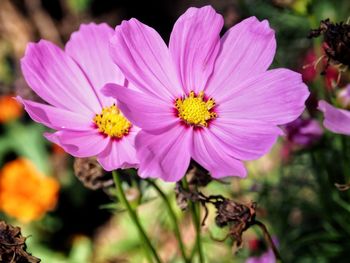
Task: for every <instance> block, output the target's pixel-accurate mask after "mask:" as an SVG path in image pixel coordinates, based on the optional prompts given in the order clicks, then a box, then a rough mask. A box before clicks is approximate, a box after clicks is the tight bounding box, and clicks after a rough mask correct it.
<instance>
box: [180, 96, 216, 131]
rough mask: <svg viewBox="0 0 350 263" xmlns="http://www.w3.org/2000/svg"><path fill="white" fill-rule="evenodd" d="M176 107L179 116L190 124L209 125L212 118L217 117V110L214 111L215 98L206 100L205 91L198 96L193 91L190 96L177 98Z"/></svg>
mask: <svg viewBox="0 0 350 263" xmlns="http://www.w3.org/2000/svg"><path fill="white" fill-rule="evenodd" d="M175 107H176V109H177V112H178V117H179V118H180V119H182V120H183V121H185V122H186V123H187V124H189V125H195V126H201V127H207V126H208V122H209V121H210V120H212V119H215V118H217V114H216V112H214V111H213V108H214V107H215V101H214V99H213V98H209V99H208V100H207V101H205V99H204V92H203V91H201V92H199V93H198V95H197V96H196V94H195V93H194V92H193V91H191V92H190V94H189V96H188V97H185V98H177V99H176V101H175Z"/></svg>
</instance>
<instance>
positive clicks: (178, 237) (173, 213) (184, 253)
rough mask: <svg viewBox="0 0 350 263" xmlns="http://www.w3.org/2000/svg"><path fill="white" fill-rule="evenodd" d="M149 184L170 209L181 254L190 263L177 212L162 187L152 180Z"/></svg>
mask: <svg viewBox="0 0 350 263" xmlns="http://www.w3.org/2000/svg"><path fill="white" fill-rule="evenodd" d="M148 183H149V184H150V185H152V186H153V188H154V189H155V190H156V191H157V192H158V194H159V195H160V197H161V198H162V199H163V201H164V203H165V205H166V207H167V209H168V212H169V215H170V218H171V220H172V221H173V225H174V232H175V236H176V239H177V242H178V244H179V248H180V252H181V255H182V258H183V260H184V262H186V263H189V262H190V260H189V259H187V256H186V252H185V246H184V243H183V241H182V237H181V232H180V229H179V224H178V220H177V218H176V215H175V212H174V210H173V208H172V206H171V204H170V202H169V200H168V198H167V196H166V195H165V193H164V192H163V191H162V189H160V187H159V186H158V185H157V183H156V182H154V181H152V180H148Z"/></svg>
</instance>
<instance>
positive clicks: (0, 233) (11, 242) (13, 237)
mask: <svg viewBox="0 0 350 263" xmlns="http://www.w3.org/2000/svg"><path fill="white" fill-rule="evenodd" d="M25 241H26V238H25V237H23V236H22V235H21V229H20V228H19V227H13V226H11V225H8V224H6V223H5V222H4V221H0V262H21V263H38V262H40V259H38V258H36V257H33V256H32V255H31V254H29V253H28V252H27V251H26V248H27V247H26V244H25Z"/></svg>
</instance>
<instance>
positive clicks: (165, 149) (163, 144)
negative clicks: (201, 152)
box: [136, 126, 192, 182]
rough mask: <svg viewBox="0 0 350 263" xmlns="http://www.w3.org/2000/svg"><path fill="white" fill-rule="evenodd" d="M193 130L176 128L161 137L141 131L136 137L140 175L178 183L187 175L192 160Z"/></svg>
mask: <svg viewBox="0 0 350 263" xmlns="http://www.w3.org/2000/svg"><path fill="white" fill-rule="evenodd" d="M191 138H192V129H188V128H186V127H184V126H175V127H174V128H172V129H171V130H169V131H168V132H165V133H163V134H161V135H152V134H149V133H146V132H144V131H141V132H140V133H139V134H138V135H137V136H136V150H137V156H138V157H139V160H140V168H139V175H140V176H141V177H143V178H146V177H156V178H161V179H163V180H164V181H167V182H177V181H179V180H180V179H181V178H182V177H183V176H184V175H185V173H186V170H187V168H188V166H189V163H190V160H191V151H192V149H191V148H192V139H191Z"/></svg>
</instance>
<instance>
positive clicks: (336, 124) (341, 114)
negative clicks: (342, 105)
mask: <svg viewBox="0 0 350 263" xmlns="http://www.w3.org/2000/svg"><path fill="white" fill-rule="evenodd" d="M318 109H319V110H320V111H322V112H323V113H324V121H323V125H324V126H325V127H326V128H327V129H328V130H330V131H332V132H335V133H340V134H345V135H350V111H347V110H342V109H337V108H335V107H333V106H332V105H330V104H329V103H327V102H326V101H324V100H321V101H320V102H319V103H318Z"/></svg>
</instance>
